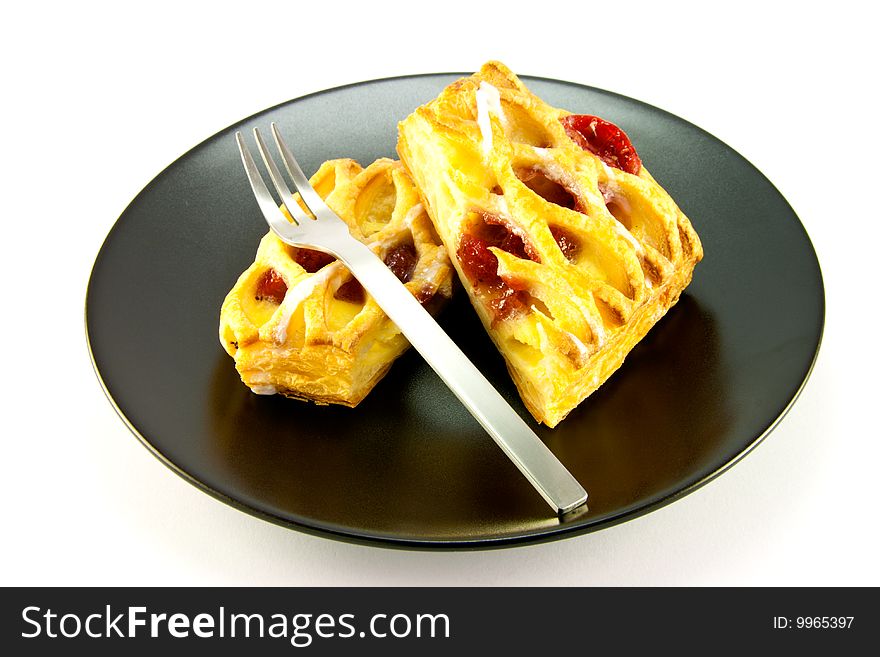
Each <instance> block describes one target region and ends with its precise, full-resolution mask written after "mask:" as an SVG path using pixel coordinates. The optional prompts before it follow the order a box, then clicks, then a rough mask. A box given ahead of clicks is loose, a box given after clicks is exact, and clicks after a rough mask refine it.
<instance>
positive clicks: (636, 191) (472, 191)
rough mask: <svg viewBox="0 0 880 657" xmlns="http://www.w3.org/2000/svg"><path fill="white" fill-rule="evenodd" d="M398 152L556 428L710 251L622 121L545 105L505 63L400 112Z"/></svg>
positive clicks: (511, 359)
mask: <svg viewBox="0 0 880 657" xmlns="http://www.w3.org/2000/svg"><path fill="white" fill-rule="evenodd" d="M397 150H398V153H399V154H400V158H401V160H402V161H403V163H404V164H405V165H406V167H407V169H408V170H409V172H410V173H411V175H412V177H413V180H414V181H415V183H416V186H417V187H418V189H419V191H420V193H421V196H422V200H423V203H424V205H425V207H426V209H427V211H428V214H429V215H430V217H431V220H432V221H433V223H434V226H435V228H436V229H437V233H438V234H439V235H440V238H441V239H442V240H443V243H444V244H445V245H446V249H447V250H448V252H449V254H450V256H451V258H452V262H453V264H454V266H455V269H456V270H457V273H458V276H459V278H460V279H461V282H462V284H463V285H464V288H465V290H466V291H467V293H468V295H469V296H470V300H471V303H472V304H473V306H474V308H475V309H476V311H477V313H478V315H479V317H480V319H481V321H482V322H483V325H484V326H485V328H486V330H487V331H488V333H489V335H490V336H491V338H492V340H493V341H494V343H495V345H496V346H497V347H498V349H499V351H500V352H501V354H502V355H503V356H504V359H505V361H506V363H507V367H508V370H509V371H510V374H511V376H512V377H513V380H514V381H515V383H516V385H517V387H518V389H519V392H520V395H521V397H522V399H523V401H524V402H525V404H526V406H527V407H528V409H529V411H530V412H531V413H532V415H534V417H535V419H536V420H538V421H539V422H543V423H545V424H547V425H548V426H551V427H553V426H556V425H557V424H558V423H559V422H560V421H561V420H562V419H563V418H564V417H565V416H566V415H567V414H568V413H569V412H570V411H571V410H572V409H573V408H575V407H576V406H577V405H578V404H579V403H580V402H581V401H583V400H584V399H585V398H586V397H587V396H588V395H590V394H591V393H592V392H593V391H595V390H596V389H597V388H598V387H599V386H600V385H601V384H602V383H603V382H604V381H605V380H606V379H607V378H608V377H609V376H610V375H611V374H612V373H613V372H614V371H615V370H617V369H618V368H619V367H620V366H621V364H622V363H623V360H624V358H625V357H626V355H627V354H628V353H629V352H630V350H632V348H633V347H634V346H635V344H636V343H637V342H638V341H639V340H641V339H642V337H644V335H645V334H646V333H647V332H648V330H650V328H651V327H652V326H653V325H654V324H655V323H656V322H657V321H658V320H659V319H660V318H661V317H662V316H663V315H664V314H665V313H666V311H667V310H669V308H670V307H671V306H672V305H673V304H675V303H676V301H677V300H678V298H679V295H680V294H681V292H682V290H684V288H685V287H686V286H687V285H688V283H689V282H690V280H691V276H692V273H693V269H694V266H695V265H696V263H697V262H699V261H700V259H701V258H702V256H703V250H702V246H701V244H700V240H699V237H698V236H697V234H696V232H695V231H694V229H693V227H692V226H691V223H690V221H689V220H688V218H687V217H686V216H685V215H684V214H683V213H682V212H681V210H680V209H679V208H678V206H677V205H676V204H675V202H674V201H673V200H672V199H671V198H670V196H669V195H668V194H667V193H666V192H665V191H664V190H663V188H662V187H660V185H659V184H657V182H656V181H655V180H654V179H653V178H652V177H651V175H650V174H649V173H648V171H647V169H645V167H644V166H642V164H641V161H640V159H639V156H638V154H637V153H636V151H635V149H634V148H633V146H632V143H631V142H630V140H629V139H628V138H627V136H626V135H625V134H624V133H623V131H621V130H620V129H619V128H617V127H616V126H615V125H613V124H611V123H609V122H607V121H604V120H602V119H600V118H598V117H595V116H589V115H573V114H570V113H569V112H567V111H564V110H561V109H556V108H554V107H551V106H550V105H548V104H546V103H545V102H543V101H542V100H541V99H539V98H538V97H537V96H535V95H534V94H532V93H531V92H530V91H529V90H528V89H526V87H525V86H524V85H523V83H522V82H521V81H520V80H519V79H518V78H517V77H516V76H515V75H514V74H513V73H511V72H510V71H509V70H508V69H507V68H506V67H505V66H504V65H503V64H500V63H498V62H489V63H487V64H486V65H484V66H483V67H482V69H481V70H480V71H479V72H478V73H476V74H474V75H473V76H471V77H469V78H465V79H462V80H459V81H457V82H454V83H453V84H451V85H450V86H449V87H447V88H446V89H445V90H444V91H443V92H442V93H441V94H440V96H439V97H438V98H436V99H435V100H433V101H431V102H430V103H428V104H427V105H424V106H422V107H420V108H418V109H417V110H415V112H413V113H412V114H411V115H410V116H409V117H407V118H406V119H405V120H404V121H402V122H401V123H400V125H399V139H398V145H397Z"/></svg>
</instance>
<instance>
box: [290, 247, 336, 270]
mask: <svg viewBox="0 0 880 657" xmlns="http://www.w3.org/2000/svg"><path fill="white" fill-rule="evenodd" d="M293 259H294V260H295V261H296V263H297V264H298V265H299V266H300V267H302V268H303V269H305V270H306V271H307V272H309V273H310V274H314V273H315V272H316V271H318V270H319V269H321V268H322V267H326V266H327V265H329V264H330V263H331V262H333V261H334V260H336V258H334V257H333V256H332V255H328V254H326V253H321V252H320V251H315V250H314V249H300V248H297V249H296V253H294V255H293Z"/></svg>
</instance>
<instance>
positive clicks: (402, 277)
mask: <svg viewBox="0 0 880 657" xmlns="http://www.w3.org/2000/svg"><path fill="white" fill-rule="evenodd" d="M418 259H419V258H418V255H417V254H416V247H415V246H413V245H412V244H410V243H408V242H407V243H405V244H400V245H399V246H395V247H394V248H393V249H391V250H390V251H389V252H388V254H387V255H386V256H385V266H386V267H388V269H390V270H391V272H392V273H393V274H394V275H395V276H397V279H398V280H399V281H400V282H401V283H406V282H408V281H409V280H410V278H412V273H413V270H414V269H415V268H416V262H417V261H418ZM333 296H334V298H336V299H339V300H340V301H348V302H350V303H363V302H364V301H365V298H366V297H365V294H364V288H363V286H362V285H361V284H360V283H358V282H357V279H355V278H351V279H349V280H347V281H346V282H345V283H343V284H342V285H340V286H339V289H337V290H336V294H334V295H333ZM417 296H418V295H417ZM422 296H425V299H424V300H423V299H421V298H419V302H420V303H425V302H426V301H428V300H429V299H430V298H431V296H433V294H431V295H422Z"/></svg>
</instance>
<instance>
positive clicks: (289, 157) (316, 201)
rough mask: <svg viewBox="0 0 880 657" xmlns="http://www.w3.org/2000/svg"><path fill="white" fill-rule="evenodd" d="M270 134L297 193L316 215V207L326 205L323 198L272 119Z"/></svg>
mask: <svg viewBox="0 0 880 657" xmlns="http://www.w3.org/2000/svg"><path fill="white" fill-rule="evenodd" d="M272 136H274V137H275V145H276V146H278V152H280V153H281V159H282V160H283V161H284V166H285V167H286V168H287V173H289V174H290V177H291V178H292V179H293V186H294V187H296V191H298V192H299V195H300V196H301V197H302V200H303V201H304V202H305V204H306V205H307V206H308V207H309V209H310V210H311V211H312V212H313V213H314V215H315V216H316V217H318V209H319V208H326V207H327V205H326V204H325V203H324V199H322V198H321V197H320V196H319V195H318V192H316V191H315V189H314V187H312V186H311V185H310V184H309V179H308V178H306V174H304V173H303V170H302V169H301V168H300V166H299V162H297V161H296V158H295V157H294V156H293V152H292V151H291V150H290V148H288V146H287V144H285V143H284V139H282V137H281V133H280V132H279V131H278V126H277V125H275V122H274V121H273V122H272Z"/></svg>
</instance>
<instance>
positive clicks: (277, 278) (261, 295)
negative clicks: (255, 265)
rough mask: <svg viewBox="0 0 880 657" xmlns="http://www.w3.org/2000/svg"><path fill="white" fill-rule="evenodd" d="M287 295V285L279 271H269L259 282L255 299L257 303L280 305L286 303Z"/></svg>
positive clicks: (264, 273)
mask: <svg viewBox="0 0 880 657" xmlns="http://www.w3.org/2000/svg"><path fill="white" fill-rule="evenodd" d="M285 294H287V283H285V282H284V279H283V278H281V275H280V274H279V273H278V272H277V271H275V270H274V269H267V270H266V271H265V272H263V275H262V276H261V277H260V280H259V281H258V282H257V293H256V295H255V296H254V298H255V299H256V300H257V301H271V302H272V303H275V304H279V303H281V302H282V301H284V295H285Z"/></svg>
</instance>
